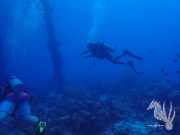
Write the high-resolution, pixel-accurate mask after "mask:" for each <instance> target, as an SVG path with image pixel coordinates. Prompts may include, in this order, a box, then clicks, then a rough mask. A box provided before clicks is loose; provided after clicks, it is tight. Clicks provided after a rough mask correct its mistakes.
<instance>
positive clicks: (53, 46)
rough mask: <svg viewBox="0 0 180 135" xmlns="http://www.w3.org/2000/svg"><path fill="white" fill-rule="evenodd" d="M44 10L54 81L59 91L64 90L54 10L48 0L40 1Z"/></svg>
mask: <svg viewBox="0 0 180 135" xmlns="http://www.w3.org/2000/svg"><path fill="white" fill-rule="evenodd" d="M40 2H41V4H42V6H43V9H44V19H45V23H46V29H47V34H48V37H49V43H48V44H47V46H48V48H49V50H50V52H51V55H52V61H53V64H54V79H55V83H56V85H57V87H58V89H62V87H63V84H64V83H65V78H64V75H63V72H62V57H61V54H60V52H59V49H58V47H59V43H58V41H57V39H56V35H55V29H54V24H53V18H52V11H53V10H52V8H51V7H50V4H49V1H48V0H40Z"/></svg>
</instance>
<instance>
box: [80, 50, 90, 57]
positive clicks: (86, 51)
mask: <svg viewBox="0 0 180 135" xmlns="http://www.w3.org/2000/svg"><path fill="white" fill-rule="evenodd" d="M88 52H91V49H87V50H85V51H84V52H82V53H81V54H80V55H78V56H79V57H80V56H82V55H83V54H86V53H88Z"/></svg>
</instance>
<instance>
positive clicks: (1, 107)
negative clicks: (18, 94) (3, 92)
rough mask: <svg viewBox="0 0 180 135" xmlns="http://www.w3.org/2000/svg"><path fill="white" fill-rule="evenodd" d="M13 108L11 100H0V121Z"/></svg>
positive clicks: (13, 104)
mask: <svg viewBox="0 0 180 135" xmlns="http://www.w3.org/2000/svg"><path fill="white" fill-rule="evenodd" d="M14 108H15V103H14V102H13V101H11V100H2V101H1V103H0V121H2V120H3V119H5V118H6V117H7V116H8V115H9V114H11V113H12V111H13V110H14Z"/></svg>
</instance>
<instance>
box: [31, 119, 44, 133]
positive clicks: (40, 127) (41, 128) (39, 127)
mask: <svg viewBox="0 0 180 135" xmlns="http://www.w3.org/2000/svg"><path fill="white" fill-rule="evenodd" d="M45 127H46V122H44V121H39V123H38V125H37V128H36V129H35V131H34V132H33V135H44V132H45Z"/></svg>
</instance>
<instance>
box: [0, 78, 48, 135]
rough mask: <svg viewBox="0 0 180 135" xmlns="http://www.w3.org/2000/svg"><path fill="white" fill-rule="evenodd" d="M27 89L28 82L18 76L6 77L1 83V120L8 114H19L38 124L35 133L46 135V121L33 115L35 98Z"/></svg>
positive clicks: (24, 118)
mask: <svg viewBox="0 0 180 135" xmlns="http://www.w3.org/2000/svg"><path fill="white" fill-rule="evenodd" d="M26 89H27V87H26V84H25V83H24V82H23V81H21V80H20V79H19V78H18V77H16V76H8V77H6V78H5V79H4V81H3V82H2V83H1V85H0V121H2V120H3V119H5V118H6V117H7V116H8V115H9V116H12V117H15V116H16V115H18V116H21V117H22V119H23V120H25V121H27V122H29V123H32V124H33V125H34V126H36V127H35V130H34V131H33V135H44V129H45V127H46V122H44V121H42V120H40V119H38V118H37V117H36V116H32V115H31V111H30V110H31V107H30V104H33V103H34V98H33V97H30V96H29V95H28V94H27V92H26Z"/></svg>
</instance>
